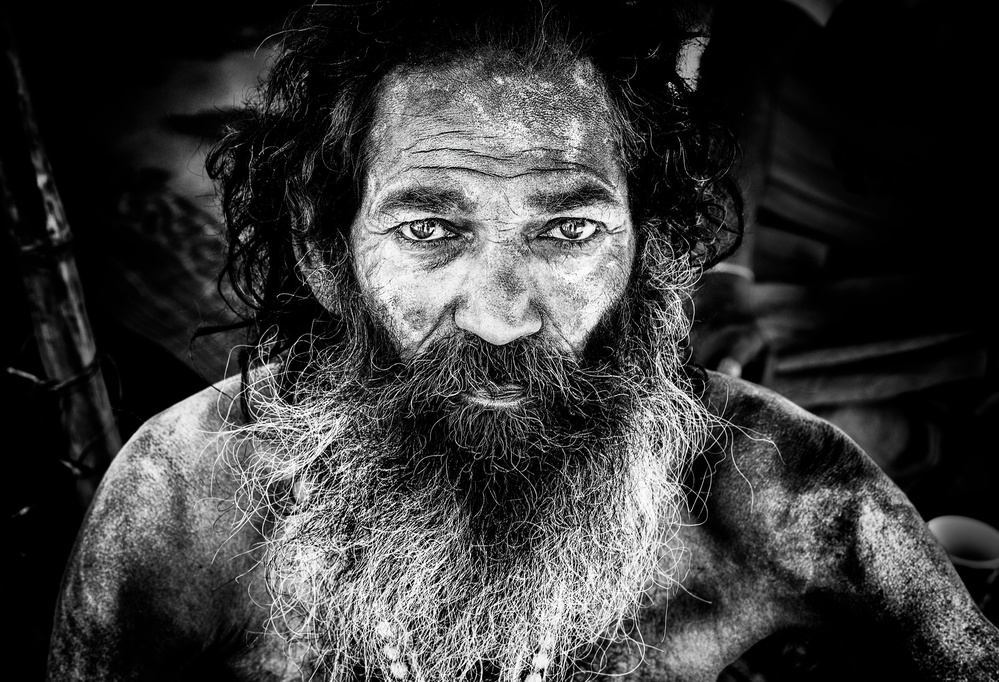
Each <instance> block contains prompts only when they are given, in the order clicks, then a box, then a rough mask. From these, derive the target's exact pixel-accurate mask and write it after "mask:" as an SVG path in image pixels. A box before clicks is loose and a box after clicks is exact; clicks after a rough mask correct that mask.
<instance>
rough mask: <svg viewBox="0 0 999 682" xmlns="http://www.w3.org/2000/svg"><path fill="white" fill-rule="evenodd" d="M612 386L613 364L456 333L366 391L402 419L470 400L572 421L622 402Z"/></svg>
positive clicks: (536, 344) (534, 344) (538, 344)
mask: <svg viewBox="0 0 999 682" xmlns="http://www.w3.org/2000/svg"><path fill="white" fill-rule="evenodd" d="M613 380H618V381H619V380H620V370H619V368H617V367H615V363H614V362H613V360H612V358H607V357H603V358H600V357H597V356H595V355H594V354H588V355H586V356H579V357H577V356H576V354H574V353H572V352H571V351H566V350H564V349H562V348H560V347H558V346H557V345H556V344H555V343H554V342H553V341H552V340H551V339H549V338H546V337H542V336H532V337H524V338H521V339H516V340H515V341H512V342H511V343H508V344H505V345H503V346H496V345H493V344H491V343H489V342H487V341H484V340H482V339H481V338H479V337H478V336H475V335H474V334H468V333H465V332H461V333H455V334H451V335H449V336H447V337H444V338H442V339H439V340H437V341H435V342H434V343H432V344H430V345H429V346H428V347H427V348H425V349H424V350H423V351H422V352H421V353H420V354H419V355H417V356H416V357H414V358H412V359H411V360H409V361H408V362H402V361H399V360H397V361H396V362H394V363H392V364H391V365H390V366H388V367H387V368H386V369H385V370H381V371H377V370H376V372H375V373H374V375H373V376H372V382H371V387H372V390H373V392H374V391H377V393H378V395H379V398H380V400H379V402H381V403H382V404H383V405H385V406H386V407H389V406H391V407H392V408H394V409H395V410H397V413H398V414H400V415H402V416H410V415H419V414H422V413H427V412H436V411H439V410H441V409H446V408H449V407H450V408H454V407H457V406H467V404H468V398H469V396H475V395H479V396H485V397H488V398H490V399H492V400H495V401H497V402H499V403H503V402H506V401H510V402H512V401H521V402H522V403H523V404H524V405H525V406H527V407H529V408H531V409H533V410H537V411H549V410H552V409H555V408H556V407H557V408H558V409H560V410H563V411H565V410H568V411H569V412H570V413H572V412H575V411H577V410H578V409H581V408H582V406H583V405H586V404H592V403H594V402H613V401H615V399H616V398H618V397H620V396H619V395H617V393H618V392H615V391H614V390H613V389H612V388H611V386H610V384H611V382H612V381H613Z"/></svg>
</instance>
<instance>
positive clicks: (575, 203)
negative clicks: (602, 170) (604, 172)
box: [527, 182, 617, 213]
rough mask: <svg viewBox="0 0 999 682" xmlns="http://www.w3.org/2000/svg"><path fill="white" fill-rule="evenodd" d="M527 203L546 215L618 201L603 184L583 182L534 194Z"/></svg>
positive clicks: (528, 198)
mask: <svg viewBox="0 0 999 682" xmlns="http://www.w3.org/2000/svg"><path fill="white" fill-rule="evenodd" d="M527 202H528V204H529V205H530V206H531V207H532V208H536V209H538V210H540V211H542V212H544V213H565V212H566V211H572V210H574V209H577V208H584V207H586V206H592V205H593V204H613V203H617V199H616V197H615V196H614V194H613V192H611V191H610V190H609V189H607V188H606V187H604V186H603V185H601V184H598V183H596V182H581V183H579V184H576V185H574V186H572V187H569V188H562V189H555V190H543V191H540V192H534V193H532V194H530V195H529V196H528V197H527Z"/></svg>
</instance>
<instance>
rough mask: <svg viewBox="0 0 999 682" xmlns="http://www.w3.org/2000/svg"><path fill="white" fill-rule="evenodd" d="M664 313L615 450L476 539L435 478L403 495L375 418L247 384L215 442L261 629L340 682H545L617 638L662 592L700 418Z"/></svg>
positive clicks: (266, 380) (563, 477)
mask: <svg viewBox="0 0 999 682" xmlns="http://www.w3.org/2000/svg"><path fill="white" fill-rule="evenodd" d="M676 301H677V303H676V306H675V308H674V309H673V310H671V311H664V312H663V315H662V318H663V319H662V320H660V322H661V323H667V322H668V323H669V324H670V325H671V326H669V327H668V328H666V327H665V326H664V324H660V327H662V328H661V329H659V332H658V335H660V336H662V337H663V338H662V343H661V344H653V345H652V350H651V351H650V352H651V353H654V354H655V357H653V358H652V359H651V361H648V360H647V361H646V363H645V365H646V367H647V368H648V367H652V368H653V370H652V371H653V373H659V374H661V375H662V376H658V377H653V380H652V381H649V380H648V379H649V377H645V380H643V381H642V383H643V386H642V388H641V389H639V388H637V387H634V386H631V387H629V388H631V389H634V391H635V393H636V397H637V399H636V400H634V401H633V403H632V404H633V405H634V409H633V410H632V411H631V413H630V414H629V415H628V418H627V420H626V422H625V424H624V425H623V426H624V428H622V429H621V433H620V434H619V436H618V437H617V438H615V439H612V440H611V441H610V442H606V443H599V442H598V443H592V444H591V447H590V449H589V452H590V455H591V456H588V457H586V460H587V461H586V462H585V466H578V462H577V463H576V464H577V465H573V464H571V463H570V462H566V463H564V464H563V465H561V466H558V467H556V468H555V469H554V470H549V471H547V473H546V476H545V480H544V481H531V480H526V479H524V480H521V481H519V484H520V485H519V486H518V489H520V490H526V491H528V494H527V496H526V497H524V498H523V499H519V500H518V504H519V507H518V508H516V509H513V510H508V513H507V514H505V515H504V517H503V522H502V523H499V524H497V525H495V526H494V527H493V529H492V530H493V532H490V533H488V534H484V533H483V532H482V527H481V525H480V524H478V523H477V522H476V519H475V518H474V516H475V515H474V514H470V512H469V509H470V507H469V500H467V499H463V496H462V495H461V494H460V492H459V493H458V494H456V489H455V486H454V485H451V484H450V483H449V481H448V480H447V479H446V477H443V476H442V477H441V478H440V479H439V480H436V481H434V480H422V481H420V483H419V484H418V485H414V484H413V482H412V481H411V480H407V478H406V475H407V472H408V471H409V469H407V468H405V467H399V466H398V464H397V463H398V461H399V457H398V444H397V443H395V442H393V441H392V439H391V438H389V439H388V440H387V442H386V441H385V440H382V439H383V437H384V434H385V428H384V427H385V425H384V424H381V423H379V422H378V420H377V419H375V418H374V417H373V415H374V414H377V412H373V411H372V410H371V409H366V407H367V406H366V405H364V404H362V402H358V401H356V400H351V399H350V398H348V397H347V396H346V395H344V394H342V393H341V394H339V395H338V394H337V393H338V392H337V391H335V390H332V391H331V390H330V384H328V383H327V384H324V386H323V387H322V388H319V389H317V390H315V391H312V392H310V391H308V390H302V387H298V390H297V393H296V399H295V400H294V401H287V400H285V399H284V398H282V397H280V396H279V392H278V391H277V390H276V382H277V381H278V379H280V377H279V376H278V375H276V374H273V373H271V372H268V371H264V372H261V373H259V374H257V376H256V378H255V379H254V380H253V381H252V382H251V383H250V384H249V385H248V386H247V396H246V399H248V400H250V401H252V403H253V404H254V407H255V411H256V412H257V414H258V415H259V416H258V418H257V419H256V420H255V421H254V422H252V423H251V424H249V425H247V426H244V427H241V428H239V429H236V430H234V431H233V432H231V433H230V434H228V435H229V436H230V440H229V445H230V446H231V447H230V452H235V451H237V450H239V451H242V452H246V451H247V450H249V451H251V452H253V453H254V454H253V455H251V456H250V457H249V458H248V459H245V460H241V461H239V462H238V463H235V464H234V469H235V470H236V471H237V472H238V473H240V474H241V475H242V477H243V481H244V490H243V491H242V492H243V499H248V500H254V502H253V503H252V505H251V508H250V509H248V512H249V513H260V511H261V510H260V508H259V507H260V505H264V507H265V509H264V512H265V515H266V516H268V518H269V523H270V524H272V525H271V526H270V531H269V532H268V534H267V538H268V539H267V546H266V548H265V554H266V558H265V564H266V569H267V576H268V587H269V589H270V593H271V604H270V610H271V619H270V623H269V627H270V629H272V630H273V631H274V632H276V633H278V634H280V635H282V636H284V637H285V638H286V639H287V640H288V641H289V642H290V643H293V644H298V645H305V646H307V647H308V648H309V649H311V651H312V653H313V655H314V656H315V665H316V667H317V669H320V670H322V671H323V672H324V674H325V675H326V676H327V678H328V679H331V680H342V681H343V682H346V681H347V680H349V679H352V678H354V677H356V676H358V675H361V676H365V677H381V678H383V679H386V680H391V679H393V678H400V677H406V678H407V679H415V680H441V681H444V680H464V679H480V678H483V677H490V678H492V677H497V678H498V679H500V680H503V681H507V682H520V680H522V679H523V678H524V676H525V675H528V674H531V673H535V672H538V673H544V677H545V678H546V679H561V678H563V677H565V676H566V675H567V674H570V673H572V672H574V666H575V665H578V664H579V661H580V660H581V657H582V656H583V655H584V654H585V653H586V652H587V650H590V649H591V648H592V647H594V646H599V645H601V644H603V643H608V642H610V641H613V639H615V638H618V637H621V636H623V631H624V628H623V627H622V626H623V625H624V623H625V622H626V621H628V620H630V619H631V618H633V617H634V616H635V614H636V611H637V609H638V608H639V606H640V604H641V602H642V598H643V595H644V594H645V593H646V591H647V590H648V589H649V588H650V587H652V586H654V585H658V586H662V587H669V586H670V585H671V584H672V583H674V582H675V581H676V580H677V575H676V570H677V569H676V566H677V559H678V553H679V552H680V551H681V550H682V547H681V546H680V544H679V542H678V540H677V538H676V531H677V529H678V528H679V523H680V518H681V512H682V510H683V508H684V505H685V496H684V490H683V488H682V479H683V473H684V471H685V469H686V466H687V465H688V464H689V462H690V458H691V456H692V453H696V452H698V451H699V449H700V445H701V441H702V439H703V437H704V434H705V433H706V432H707V424H708V420H709V419H710V417H709V416H708V415H707V413H706V412H705V411H704V409H703V407H702V406H701V405H700V403H698V402H697V401H696V400H695V399H693V398H692V397H691V396H690V389H689V386H685V384H684V380H683V379H682V374H681V372H680V371H679V361H678V359H677V358H676V356H675V348H676V335H677V334H678V333H680V332H682V331H683V329H682V328H681V327H682V325H683V322H682V320H683V317H682V315H676V314H675V313H677V312H678V311H679V296H677V297H676ZM327 361H329V362H331V363H334V361H333V360H332V358H327ZM334 364H335V363H334ZM650 385H651V386H653V387H654V388H653V389H651V390H650V389H649V386H650ZM247 444H249V445H250V448H246V447H241V448H237V447H234V446H235V445H241V446H245V445H247ZM523 475H526V474H521V473H520V472H518V471H512V472H508V473H507V476H509V477H512V478H517V477H518V476H523ZM535 485H536V490H535ZM494 502H496V505H495V508H497V509H502V508H503V500H495V501H494Z"/></svg>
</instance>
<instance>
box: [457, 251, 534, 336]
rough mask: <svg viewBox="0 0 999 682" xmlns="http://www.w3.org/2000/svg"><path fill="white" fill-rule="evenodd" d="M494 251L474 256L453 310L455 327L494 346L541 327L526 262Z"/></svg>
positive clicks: (526, 334)
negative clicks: (474, 260) (499, 255)
mask: <svg viewBox="0 0 999 682" xmlns="http://www.w3.org/2000/svg"><path fill="white" fill-rule="evenodd" d="M515 258H516V257H514V258H503V257H498V256H496V255H495V254H493V255H486V256H485V257H483V258H480V259H476V262H474V263H473V264H472V265H471V267H470V269H469V275H468V277H467V278H466V279H465V283H464V290H463V292H462V296H461V298H460V299H459V302H458V306H457V308H456V309H455V313H454V323H455V325H456V326H457V327H458V328H459V329H463V330H465V331H467V332H469V333H470V334H475V335H476V336H478V337H479V338H481V339H482V340H483V341H485V342H487V343H491V344H493V345H494V346H503V345H506V344H508V343H510V342H511V341H516V340H517V339H519V338H521V337H524V336H530V335H531V334H535V333H537V332H538V331H540V330H541V314H540V311H539V310H538V309H537V307H536V306H535V304H534V301H533V292H532V286H531V282H530V281H529V277H528V275H527V272H526V267H527V266H526V265H524V264H518V263H517V262H516V261H515Z"/></svg>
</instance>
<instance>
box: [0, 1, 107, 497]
mask: <svg viewBox="0 0 999 682" xmlns="http://www.w3.org/2000/svg"><path fill="white" fill-rule="evenodd" d="M2 34H3V38H2V39H3V52H4V59H3V63H4V67H3V70H4V71H5V73H3V74H2V76H3V81H4V82H3V85H4V91H3V92H0V95H2V96H0V102H4V101H6V103H7V104H6V107H7V111H6V112H4V113H5V116H4V117H3V118H4V119H6V120H5V123H6V125H5V126H4V128H5V129H4V130H3V131H2V134H3V150H4V151H3V152H2V154H0V184H2V190H3V209H4V214H5V217H6V219H7V221H8V223H9V229H10V232H11V235H12V236H13V238H14V243H15V244H16V246H17V248H18V250H19V252H20V256H21V258H20V261H21V266H22V267H21V269H22V275H23V279H24V290H25V295H26V297H27V299H28V304H29V308H30V310H31V318H32V324H33V328H34V332H35V340H36V342H37V344H38V351H39V355H40V357H41V363H42V368H43V370H44V372H45V375H46V377H45V379H43V380H42V379H40V380H39V383H41V384H42V386H43V387H45V388H47V389H48V390H50V391H53V392H55V393H57V394H58V396H59V399H60V407H61V410H62V424H63V428H64V429H65V432H66V437H67V441H68V452H67V453H66V454H65V457H63V458H62V461H63V462H64V463H65V464H67V466H69V467H70V468H71V469H73V470H74V473H75V474H76V477H77V494H78V498H79V502H80V504H81V505H82V506H83V508H86V507H87V506H88V505H89V503H90V500H91V498H92V497H93V494H94V491H95V490H96V487H97V484H98V483H99V481H100V477H101V475H102V474H103V473H104V471H105V470H106V468H107V466H108V464H109V463H110V462H111V459H112V458H113V457H114V455H115V454H116V453H117V452H118V450H119V449H120V448H121V437H120V435H119V433H118V428H117V425H116V423H115V420H114V416H113V414H112V412H111V402H110V399H109V398H108V392H107V388H106V386H105V383H104V378H103V375H102V373H101V368H100V361H99V356H98V354H97V348H96V344H95V342H94V336H93V332H92V330H91V326H90V320H89V317H88V316H87V311H86V306H85V304H84V297H83V288H82V286H81V283H80V275H79V272H78V270H77V266H76V260H75V258H74V256H73V251H72V248H71V247H72V232H71V231H70V227H69V223H68V221H67V220H66V215H65V211H64V209H63V204H62V200H61V198H60V196H59V192H58V191H57V189H56V185H55V180H54V178H53V175H52V168H51V166H50V163H49V158H48V155H47V154H46V151H45V148H44V145H43V144H42V138H41V136H40V134H39V131H38V126H37V124H36V119H35V115H34V111H33V107H32V103H31V98H30V96H29V93H28V88H27V85H26V83H25V79H24V74H23V72H22V69H21V64H20V59H19V57H18V54H17V50H16V46H15V43H14V36H13V32H12V30H11V27H10V25H9V23H8V22H7V21H3V27H2ZM7 114H9V116H8V115H7Z"/></svg>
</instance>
